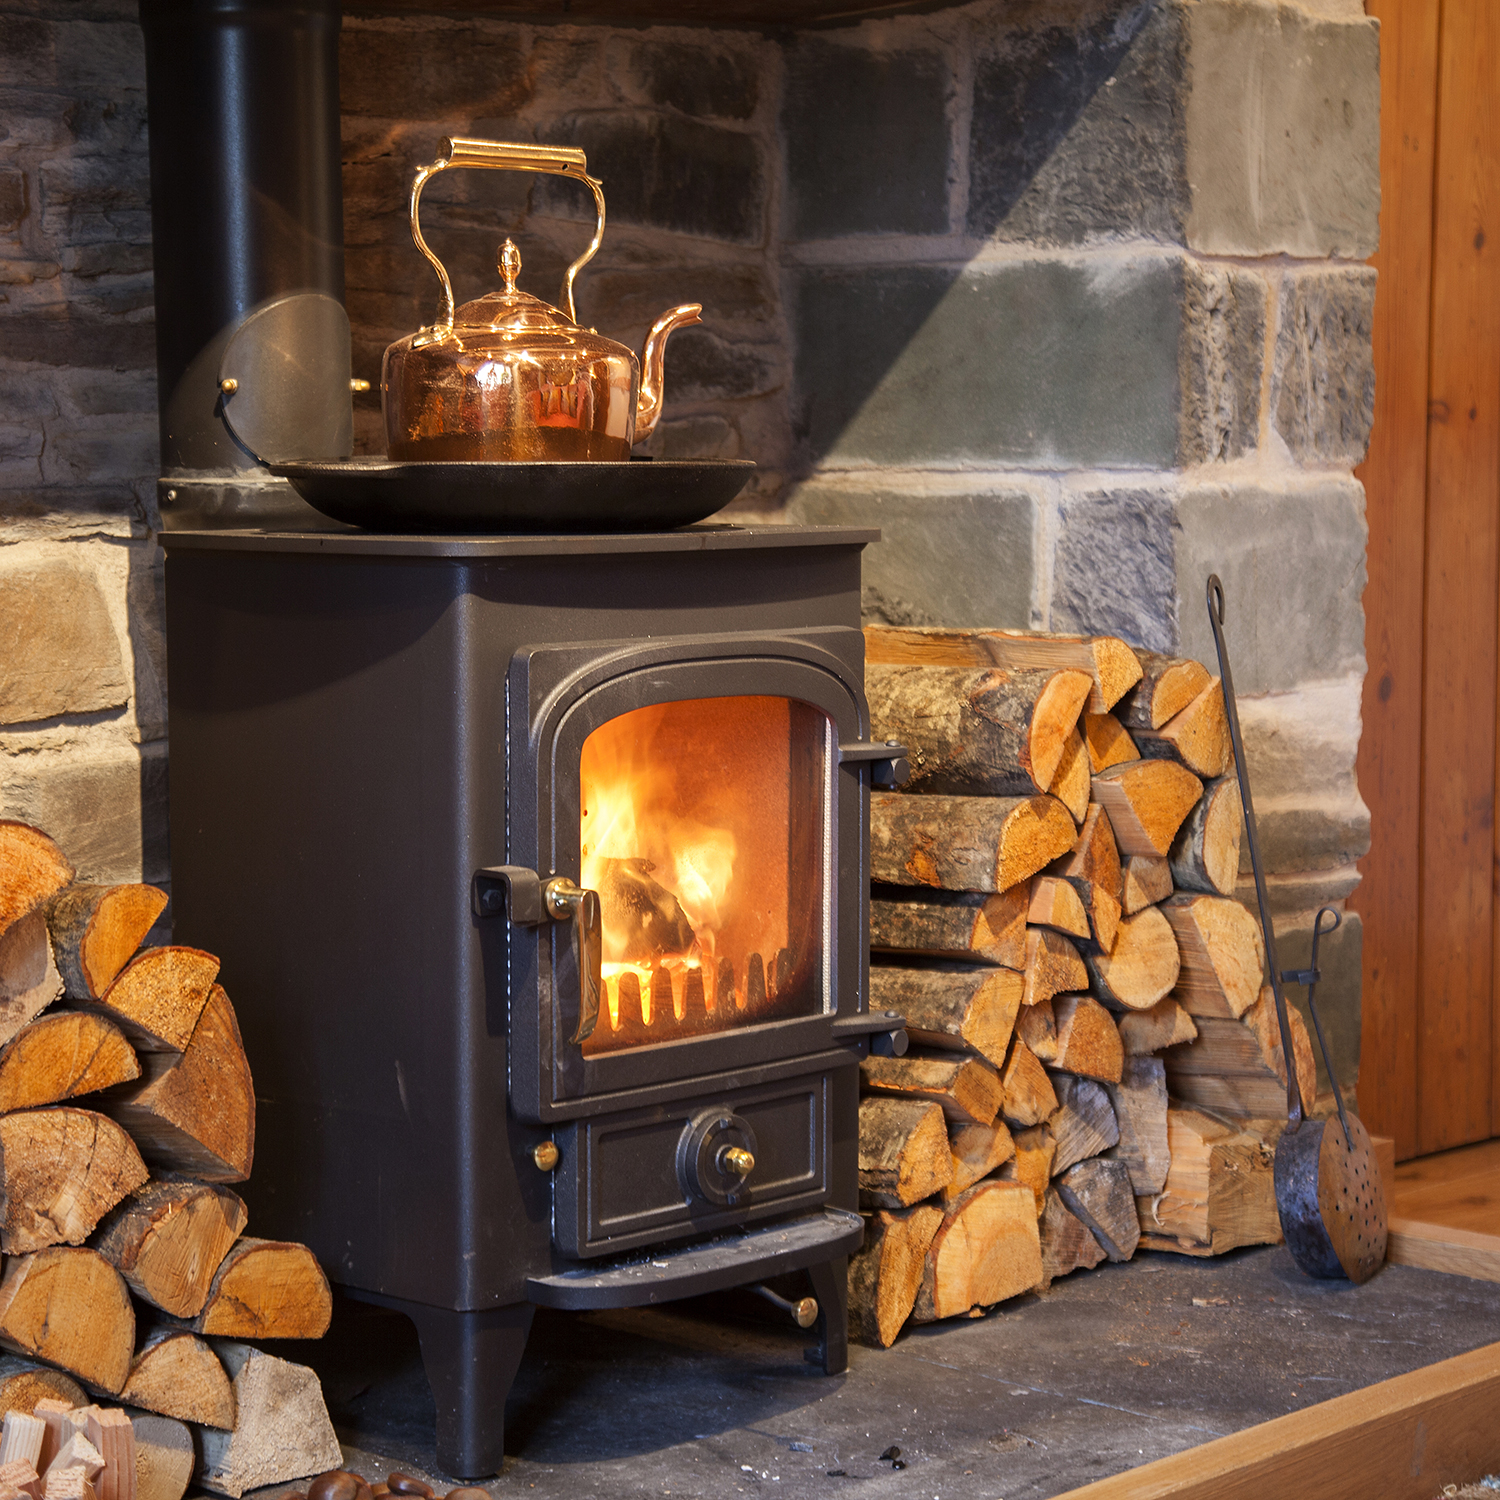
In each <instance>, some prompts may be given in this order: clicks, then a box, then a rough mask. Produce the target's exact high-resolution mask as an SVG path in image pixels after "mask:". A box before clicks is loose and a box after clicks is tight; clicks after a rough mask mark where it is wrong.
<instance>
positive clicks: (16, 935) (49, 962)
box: [0, 911, 63, 1043]
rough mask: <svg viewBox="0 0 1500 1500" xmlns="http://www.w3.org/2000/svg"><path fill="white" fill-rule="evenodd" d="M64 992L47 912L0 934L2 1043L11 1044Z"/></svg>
mask: <svg viewBox="0 0 1500 1500" xmlns="http://www.w3.org/2000/svg"><path fill="white" fill-rule="evenodd" d="M62 992H63V982H62V975H61V974H59V973H58V971H57V965H56V964H55V963H54V962H53V957H52V940H51V939H50V938H49V937H48V935H47V918H46V915H45V913H43V912H41V911H32V912H28V913H27V914H26V915H25V916H23V917H18V918H17V919H16V920H15V921H13V922H12V923H11V924H10V926H9V927H7V928H6V929H5V930H4V931H3V932H0V1043H5V1042H8V1041H9V1040H10V1039H11V1038H12V1037H13V1036H15V1035H16V1033H17V1032H18V1031H20V1029H21V1028H22V1027H23V1026H25V1025H26V1024H27V1022H29V1021H31V1020H33V1019H34V1018H35V1017H36V1016H38V1015H40V1014H41V1013H42V1011H44V1010H45V1009H46V1008H47V1007H48V1006H49V1005H51V1004H52V1002H53V1001H54V1000H56V999H57V998H58V997H59V996H60V995H61V994H62Z"/></svg>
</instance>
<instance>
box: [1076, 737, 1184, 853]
mask: <svg viewBox="0 0 1500 1500" xmlns="http://www.w3.org/2000/svg"><path fill="white" fill-rule="evenodd" d="M1202 795H1203V783H1202V782H1201V781H1199V780H1198V778H1197V777H1196V776H1194V775H1193V773H1192V772H1191V771H1188V770H1185V769H1184V768H1183V767H1182V766H1179V765H1178V764H1177V763H1176V762H1175V761H1170V760H1133V761H1129V762H1127V763H1126V764H1125V765H1123V766H1110V767H1109V769H1108V770H1105V771H1101V772H1100V773H1099V774H1098V775H1097V776H1096V777H1094V801H1095V802H1101V803H1103V804H1104V810H1105V811H1106V812H1107V813H1108V814H1109V824H1110V827H1111V828H1112V829H1113V830H1114V835H1115V843H1116V844H1117V845H1118V847H1119V850H1120V853H1121V854H1150V855H1154V856H1155V857H1156V858H1158V859H1160V858H1163V857H1165V855H1166V854H1167V852H1168V851H1169V850H1170V849H1171V847H1172V840H1173V839H1174V838H1176V837H1177V830H1178V829H1179V828H1181V827H1182V823H1183V820H1184V819H1185V818H1186V817H1187V815H1188V814H1189V813H1190V812H1191V811H1192V810H1193V805H1194V803H1196V802H1197V801H1198V799H1199V798H1200V797H1201V796H1202Z"/></svg>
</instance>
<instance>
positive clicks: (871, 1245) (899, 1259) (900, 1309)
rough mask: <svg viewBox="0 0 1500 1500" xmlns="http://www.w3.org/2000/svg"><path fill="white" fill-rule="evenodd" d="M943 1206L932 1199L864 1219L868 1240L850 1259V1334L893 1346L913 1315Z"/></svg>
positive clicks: (876, 1345) (867, 1341)
mask: <svg viewBox="0 0 1500 1500" xmlns="http://www.w3.org/2000/svg"><path fill="white" fill-rule="evenodd" d="M942 1222H943V1211H942V1209H940V1208H936V1207H934V1206H933V1205H932V1204H930V1203H924V1204H920V1205H918V1206H917V1207H915V1208H909V1209H906V1210H904V1211H899V1212H891V1211H889V1210H885V1209H882V1210H881V1211H879V1212H877V1213H874V1214H872V1215H871V1216H870V1217H869V1218H868V1219H866V1220H865V1242H864V1245H863V1246H862V1247H861V1248H860V1249H859V1251H858V1252H857V1253H856V1254H855V1255H854V1256H853V1257H852V1258H851V1259H850V1261H849V1336H850V1338H852V1339H854V1340H856V1341H857V1342H859V1343H861V1344H869V1345H872V1346H873V1347H874V1348H877V1349H889V1348H890V1347H891V1345H892V1344H894V1343H895V1342H896V1335H897V1334H898V1333H900V1332H901V1328H902V1325H903V1324H904V1323H905V1322H906V1320H907V1318H908V1317H910V1316H911V1310H912V1306H913V1304H914V1303H915V1302H916V1300H917V1292H918V1291H919V1290H920V1289H921V1286H922V1273H923V1271H924V1270H925V1269H926V1262H927V1250H928V1247H929V1246H930V1245H931V1244H932V1237H933V1235H935V1234H936V1233H937V1230H938V1225H940V1224H941V1223H942Z"/></svg>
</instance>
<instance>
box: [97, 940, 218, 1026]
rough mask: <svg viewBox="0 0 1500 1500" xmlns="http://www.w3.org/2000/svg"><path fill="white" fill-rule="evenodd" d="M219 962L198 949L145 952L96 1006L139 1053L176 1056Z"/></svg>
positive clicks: (200, 1010) (197, 1016)
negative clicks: (165, 1053)
mask: <svg viewBox="0 0 1500 1500" xmlns="http://www.w3.org/2000/svg"><path fill="white" fill-rule="evenodd" d="M218 972H219V960H218V959H217V958H215V957H214V956H213V954H212V953H205V952H203V950H202V949H200V948H184V947H181V946H171V947H165V948H148V949H146V951H145V952H144V953H142V954H141V955H140V956H139V957H137V958H134V959H132V960H131V961H130V963H128V964H126V966H125V967H124V968H123V969H121V970H120V973H119V975H118V977H117V978H116V979H115V981H114V983H113V984H111V985H110V987H109V988H108V989H107V990H105V992H104V994H103V995H101V996H100V998H99V1001H98V1004H99V1006H100V1008H101V1009H102V1011H103V1012H104V1014H105V1015H107V1016H108V1017H109V1018H110V1019H111V1020H112V1021H114V1022H115V1023H116V1024H117V1025H118V1026H119V1028H120V1030H121V1031H123V1032H124V1033H125V1035H126V1036H127V1037H129V1038H130V1040H131V1042H132V1043H133V1044H134V1046H135V1047H136V1049H137V1051H140V1052H169V1053H178V1052H181V1051H182V1050H183V1049H184V1048H185V1047H186V1046H187V1044H188V1040H189V1039H190V1038H191V1037H192V1035H193V1032H194V1030H195V1029H196V1028H197V1025H198V1021H199V1019H200V1017H201V1016H202V1013H203V1007H204V1006H205V1005H206V1004H207V1002H208V997H209V994H210V992H211V990H212V987H213V982H214V978H215V976H216V975H217V974H218Z"/></svg>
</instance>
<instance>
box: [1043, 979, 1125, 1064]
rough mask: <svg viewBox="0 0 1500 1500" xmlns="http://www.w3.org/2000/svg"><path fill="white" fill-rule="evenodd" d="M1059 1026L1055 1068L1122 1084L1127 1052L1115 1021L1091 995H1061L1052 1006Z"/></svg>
mask: <svg viewBox="0 0 1500 1500" xmlns="http://www.w3.org/2000/svg"><path fill="white" fill-rule="evenodd" d="M1052 1011H1053V1015H1054V1017H1055V1020H1056V1025H1057V1058H1056V1061H1055V1062H1054V1064H1053V1066H1054V1067H1056V1068H1059V1069H1061V1070H1062V1071H1063V1072H1065V1073H1077V1074H1079V1075H1080V1076H1082V1077H1084V1078H1095V1079H1098V1080H1100V1081H1101V1082H1104V1083H1118V1082H1119V1080H1120V1073H1121V1070H1122V1068H1123V1067H1124V1064H1125V1049H1124V1047H1123V1046H1122V1045H1121V1042H1120V1033H1119V1030H1118V1028H1117V1027H1116V1026H1115V1023H1114V1018H1113V1017H1112V1016H1111V1015H1110V1013H1109V1012H1108V1011H1107V1010H1105V1008H1104V1007H1103V1006H1102V1005H1100V1004H1099V1002H1098V1001H1097V1000H1095V999H1094V998H1093V996H1091V995H1059V996H1058V997H1057V999H1056V1000H1055V1001H1053V1003H1052Z"/></svg>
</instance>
